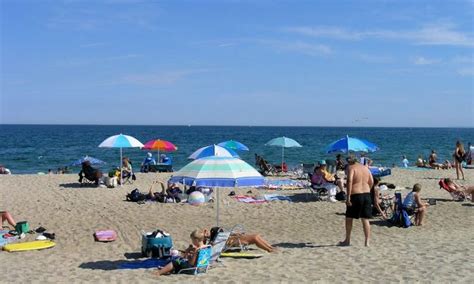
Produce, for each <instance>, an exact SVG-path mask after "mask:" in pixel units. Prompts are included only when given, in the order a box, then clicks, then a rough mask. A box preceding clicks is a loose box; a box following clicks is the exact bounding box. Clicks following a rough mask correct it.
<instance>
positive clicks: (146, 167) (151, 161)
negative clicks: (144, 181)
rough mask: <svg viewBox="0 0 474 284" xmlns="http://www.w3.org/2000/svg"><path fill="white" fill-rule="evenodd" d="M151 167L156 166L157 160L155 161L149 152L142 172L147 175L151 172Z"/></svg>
mask: <svg viewBox="0 0 474 284" xmlns="http://www.w3.org/2000/svg"><path fill="white" fill-rule="evenodd" d="M151 165H156V161H155V159H153V155H152V154H151V153H150V152H148V153H147V154H146V158H145V160H143V162H142V166H141V168H140V171H141V172H145V173H147V172H148V171H149V170H150V166H151Z"/></svg>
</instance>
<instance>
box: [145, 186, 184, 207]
mask: <svg viewBox="0 0 474 284" xmlns="http://www.w3.org/2000/svg"><path fill="white" fill-rule="evenodd" d="M157 183H160V185H161V192H153V187H154V185H155V184H157ZM181 193H183V191H182V190H181V189H180V188H179V187H178V186H177V185H176V184H174V183H169V184H168V187H167V188H166V189H165V185H164V184H163V183H162V182H159V181H154V182H152V184H151V186H150V190H149V191H148V194H147V196H146V197H147V199H149V200H154V201H157V202H161V203H180V202H181V198H180V194H181Z"/></svg>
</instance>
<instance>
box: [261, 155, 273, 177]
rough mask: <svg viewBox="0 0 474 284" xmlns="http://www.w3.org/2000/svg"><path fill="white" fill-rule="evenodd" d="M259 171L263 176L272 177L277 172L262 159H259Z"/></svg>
mask: <svg viewBox="0 0 474 284" xmlns="http://www.w3.org/2000/svg"><path fill="white" fill-rule="evenodd" d="M260 158H261V157H260ZM259 169H260V173H261V174H262V175H264V176H268V175H274V174H276V173H277V170H276V169H275V168H274V167H273V166H272V165H271V164H270V163H268V162H267V161H266V160H265V159H263V158H261V159H260V164H259Z"/></svg>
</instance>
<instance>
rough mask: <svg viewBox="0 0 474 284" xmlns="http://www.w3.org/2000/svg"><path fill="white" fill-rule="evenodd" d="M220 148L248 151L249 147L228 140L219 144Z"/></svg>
mask: <svg viewBox="0 0 474 284" xmlns="http://www.w3.org/2000/svg"><path fill="white" fill-rule="evenodd" d="M217 145H218V146H221V147H224V148H227V149H231V150H234V151H248V150H249V147H247V146H245V145H244V144H242V143H240V142H239V141H234V140H228V141H224V142H221V143H219V144H217Z"/></svg>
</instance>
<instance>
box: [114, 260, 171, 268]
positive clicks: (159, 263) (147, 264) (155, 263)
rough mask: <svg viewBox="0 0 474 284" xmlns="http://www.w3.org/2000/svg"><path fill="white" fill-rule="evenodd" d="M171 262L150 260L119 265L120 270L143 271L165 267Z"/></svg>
mask: <svg viewBox="0 0 474 284" xmlns="http://www.w3.org/2000/svg"><path fill="white" fill-rule="evenodd" d="M169 262H170V260H169V259H160V258H149V259H145V260H137V261H130V262H126V263H122V264H120V265H119V267H118V269H143V268H146V269H147V268H157V267H158V266H165V265H167V264H168V263H169Z"/></svg>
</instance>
